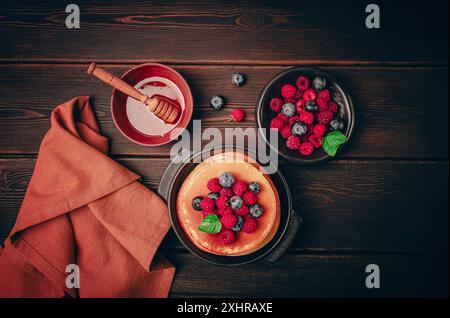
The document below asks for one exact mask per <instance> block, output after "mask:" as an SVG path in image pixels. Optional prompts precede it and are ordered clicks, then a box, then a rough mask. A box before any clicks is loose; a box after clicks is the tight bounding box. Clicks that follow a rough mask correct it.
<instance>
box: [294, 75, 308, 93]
mask: <svg viewBox="0 0 450 318" xmlns="http://www.w3.org/2000/svg"><path fill="white" fill-rule="evenodd" d="M296 84H297V87H298V88H299V89H300V90H302V91H306V90H307V89H308V88H309V78H308V77H306V76H300V77H299V78H298V79H297V82H296Z"/></svg>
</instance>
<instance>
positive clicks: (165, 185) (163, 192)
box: [158, 161, 182, 202]
mask: <svg viewBox="0 0 450 318" xmlns="http://www.w3.org/2000/svg"><path fill="white" fill-rule="evenodd" d="M181 165H182V163H174V162H172V161H171V162H170V163H169V164H168V165H167V168H166V171H164V174H163V175H162V177H161V180H160V181H159V188H158V193H159V195H160V196H161V197H162V198H163V199H164V200H165V201H166V202H167V199H168V198H169V194H170V193H169V191H170V186H171V184H172V182H173V180H172V179H173V176H174V175H175V173H176V172H177V170H178V169H179V168H180V167H181Z"/></svg>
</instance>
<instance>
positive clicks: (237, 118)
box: [231, 108, 245, 123]
mask: <svg viewBox="0 0 450 318" xmlns="http://www.w3.org/2000/svg"><path fill="white" fill-rule="evenodd" d="M244 118H245V113H244V111H243V110H242V109H241V108H236V109H234V110H233V111H232V112H231V119H232V120H233V121H234V122H238V123H239V122H241V121H243V120H244Z"/></svg>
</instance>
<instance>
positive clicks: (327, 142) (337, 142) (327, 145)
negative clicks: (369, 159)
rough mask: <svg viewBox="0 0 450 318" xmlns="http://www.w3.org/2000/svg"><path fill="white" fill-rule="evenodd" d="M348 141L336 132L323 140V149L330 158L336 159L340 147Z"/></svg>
mask: <svg viewBox="0 0 450 318" xmlns="http://www.w3.org/2000/svg"><path fill="white" fill-rule="evenodd" d="M347 140H348V138H347V137H346V136H345V135H344V134H343V133H341V132H340V131H337V130H335V131H333V132H331V133H329V134H328V135H327V136H326V137H325V138H324V139H323V141H322V148H323V150H325V152H326V153H327V154H328V155H329V156H331V157H334V156H335V155H336V152H337V151H338V149H339V147H340V146H341V145H342V144H343V143H346V142H347Z"/></svg>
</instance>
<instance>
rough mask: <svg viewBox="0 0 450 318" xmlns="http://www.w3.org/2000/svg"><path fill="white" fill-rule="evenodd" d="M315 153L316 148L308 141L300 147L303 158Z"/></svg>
mask: <svg viewBox="0 0 450 318" xmlns="http://www.w3.org/2000/svg"><path fill="white" fill-rule="evenodd" d="M313 151H314V146H313V144H312V143H310V142H308V141H306V142H304V143H302V144H301V146H300V153H301V154H302V155H303V156H309V155H310V154H312V153H313Z"/></svg>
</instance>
